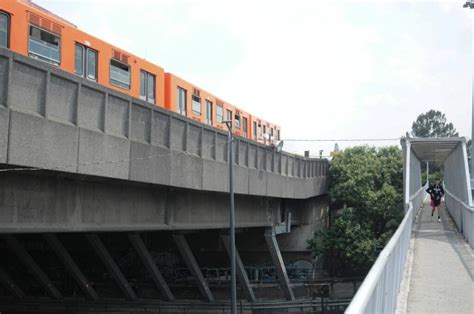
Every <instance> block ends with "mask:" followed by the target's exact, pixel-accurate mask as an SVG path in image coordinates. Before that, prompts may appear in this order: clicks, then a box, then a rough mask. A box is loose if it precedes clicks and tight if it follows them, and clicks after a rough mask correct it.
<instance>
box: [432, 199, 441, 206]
mask: <svg viewBox="0 0 474 314" xmlns="http://www.w3.org/2000/svg"><path fill="white" fill-rule="evenodd" d="M440 204H441V198H440V199H435V198H432V199H431V207H436V206H439V205H440Z"/></svg>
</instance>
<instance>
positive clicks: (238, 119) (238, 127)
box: [234, 114, 240, 129]
mask: <svg viewBox="0 0 474 314" xmlns="http://www.w3.org/2000/svg"><path fill="white" fill-rule="evenodd" d="M234 118H235V128H236V129H240V116H239V115H238V114H236V115H235V117H234Z"/></svg>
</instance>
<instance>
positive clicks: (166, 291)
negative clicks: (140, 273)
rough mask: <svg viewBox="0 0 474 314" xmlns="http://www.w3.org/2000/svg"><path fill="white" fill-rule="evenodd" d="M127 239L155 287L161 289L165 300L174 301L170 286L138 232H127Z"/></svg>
mask: <svg viewBox="0 0 474 314" xmlns="http://www.w3.org/2000/svg"><path fill="white" fill-rule="evenodd" d="M128 239H129V240H130V242H131V243H132V245H133V247H134V248H135V250H136V251H137V253H138V256H140V259H141V260H142V263H143V265H144V266H145V268H146V269H147V271H148V273H149V274H150V276H151V278H152V279H153V281H154V282H155V285H156V287H157V288H158V289H159V290H160V291H161V293H162V294H163V296H164V297H165V299H166V300H168V301H171V302H172V301H174V300H175V298H174V296H173V293H172V292H171V290H170V288H169V287H168V284H167V283H166V281H165V279H164V278H163V276H162V275H161V272H160V271H159V270H158V267H156V264H155V262H154V261H153V258H152V257H151V254H150V252H149V251H148V249H147V248H146V246H145V243H143V240H142V238H141V237H140V235H139V234H138V233H130V234H128Z"/></svg>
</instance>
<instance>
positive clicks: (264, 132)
mask: <svg viewBox="0 0 474 314" xmlns="http://www.w3.org/2000/svg"><path fill="white" fill-rule="evenodd" d="M263 134H267V127H266V125H263Z"/></svg>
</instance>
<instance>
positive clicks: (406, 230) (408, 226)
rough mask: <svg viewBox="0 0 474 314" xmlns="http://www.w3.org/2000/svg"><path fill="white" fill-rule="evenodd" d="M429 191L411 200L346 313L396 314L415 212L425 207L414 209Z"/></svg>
mask: <svg viewBox="0 0 474 314" xmlns="http://www.w3.org/2000/svg"><path fill="white" fill-rule="evenodd" d="M425 188H426V185H425V186H423V187H421V188H420V189H418V190H417V191H416V192H415V193H413V195H412V196H411V197H410V198H409V199H410V202H409V207H408V210H407V212H406V214H405V217H404V218H403V220H402V222H401V223H400V225H399V226H398V228H397V230H396V231H395V233H394V234H393V236H392V238H391V239H390V241H389V242H388V243H387V245H386V246H385V248H384V249H383V250H382V252H381V253H380V255H379V256H378V258H377V260H376V261H375V263H374V265H372V267H371V269H370V271H369V273H368V274H367V276H366V277H365V279H364V281H363V282H362V285H361V286H360V288H359V290H358V291H357V293H356V295H355V296H354V298H353V299H352V301H351V303H350V304H349V307H348V308H347V310H346V311H345V313H348V314H353V313H354V314H355V313H392V312H393V311H394V310H395V307H396V303H397V296H398V290H399V288H400V283H401V278H402V275H403V271H404V268H405V260H406V256H407V252H408V246H409V241H410V237H411V230H412V225H413V217H414V211H415V210H416V209H418V208H416V207H418V206H419V205H421V203H422V201H421V202H420V204H416V205H414V203H415V202H416V203H418V202H417V201H416V200H417V198H418V197H420V195H421V193H422V192H423V190H424V189H425ZM414 206H415V207H414Z"/></svg>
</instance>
